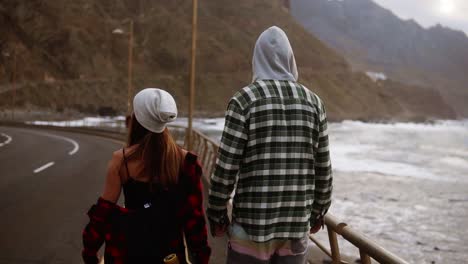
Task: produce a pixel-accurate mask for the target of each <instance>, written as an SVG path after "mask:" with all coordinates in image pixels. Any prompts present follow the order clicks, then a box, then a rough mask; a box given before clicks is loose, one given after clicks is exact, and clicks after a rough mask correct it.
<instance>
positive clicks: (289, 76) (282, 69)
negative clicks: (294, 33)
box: [252, 26, 299, 82]
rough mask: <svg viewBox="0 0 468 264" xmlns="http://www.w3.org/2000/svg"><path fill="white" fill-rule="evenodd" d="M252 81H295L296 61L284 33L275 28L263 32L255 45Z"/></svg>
mask: <svg viewBox="0 0 468 264" xmlns="http://www.w3.org/2000/svg"><path fill="white" fill-rule="evenodd" d="M252 68H253V80H252V81H254V82H255V81H257V80H288V81H297V79H298V76H299V74H298V73H297V66H296V60H295V59H294V53H293V50H292V48H291V44H290V43H289V39H288V37H287V36H286V33H284V31H283V30H282V29H281V28H279V27H276V26H273V27H270V28H269V29H267V30H265V31H263V33H262V34H261V35H260V37H258V40H257V43H256V44H255V50H254V54H253V59H252Z"/></svg>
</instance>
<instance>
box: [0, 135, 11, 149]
mask: <svg viewBox="0 0 468 264" xmlns="http://www.w3.org/2000/svg"><path fill="white" fill-rule="evenodd" d="M0 135H2V136H4V137H6V140H5V141H4V142H2V143H0V147H3V146H5V145H7V144H10V143H11V141H13V138H11V137H10V136H9V135H7V134H5V133H0Z"/></svg>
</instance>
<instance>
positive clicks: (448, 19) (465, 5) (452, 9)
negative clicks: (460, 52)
mask: <svg viewBox="0 0 468 264" xmlns="http://www.w3.org/2000/svg"><path fill="white" fill-rule="evenodd" d="M374 2H376V3H378V4H380V5H381V6H383V7H385V8H387V9H390V10H391V11H392V12H393V13H394V14H395V15H397V16H399V17H400V18H403V19H410V18H412V19H414V20H416V21H417V22H418V23H419V24H420V25H421V26H423V27H426V28H427V27H430V26H434V25H436V24H437V23H439V24H441V25H443V26H447V27H450V28H453V29H458V30H463V31H465V33H466V34H468V0H374Z"/></svg>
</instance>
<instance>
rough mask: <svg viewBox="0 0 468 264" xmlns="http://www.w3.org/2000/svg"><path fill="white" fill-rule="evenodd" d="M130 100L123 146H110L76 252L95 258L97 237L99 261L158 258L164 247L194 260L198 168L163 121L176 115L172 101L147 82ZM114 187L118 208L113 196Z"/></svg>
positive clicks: (199, 220)
mask: <svg viewBox="0 0 468 264" xmlns="http://www.w3.org/2000/svg"><path fill="white" fill-rule="evenodd" d="M133 104H134V114H133V115H132V119H131V121H130V133H129V137H128V142H127V143H128V144H127V147H125V148H123V149H121V150H118V151H116V152H114V154H113V157H112V159H111V161H110V162H109V167H108V172H107V178H106V183H105V188H104V193H103V194H102V196H101V197H100V198H99V199H98V202H97V204H96V205H93V206H92V207H91V209H90V210H89V212H88V215H89V218H90V222H89V223H88V225H87V226H86V227H85V229H84V231H83V245H84V249H83V251H82V256H83V260H84V262H85V263H98V258H97V251H98V250H99V248H100V247H101V246H102V244H103V243H104V242H105V243H106V248H105V255H104V256H105V258H104V260H105V263H163V259H164V257H166V256H168V255H169V254H172V253H175V254H177V256H178V259H179V262H180V263H186V261H185V260H186V259H187V257H189V256H187V254H186V252H190V254H189V255H190V258H191V260H192V261H193V262H194V263H208V260H209V256H210V253H211V249H210V247H209V246H208V243H207V231H206V225H205V218H204V214H203V207H202V204H203V198H202V190H203V189H202V185H201V180H200V179H201V174H202V169H201V166H200V164H199V162H198V161H197V156H195V155H194V154H192V153H190V152H187V151H185V150H183V149H181V148H180V147H179V146H177V145H176V143H175V141H174V140H173V139H172V137H171V135H170V134H169V131H168V130H167V128H166V124H167V123H168V122H171V121H173V120H175V118H176V117H177V108H176V104H175V101H174V99H173V98H172V96H171V95H170V94H169V93H167V92H165V91H163V90H160V89H153V88H148V89H144V90H142V91H141V92H139V93H138V94H137V95H136V96H135V98H134V102H133ZM122 189H123V192H124V197H125V208H122V207H120V206H118V205H117V204H116V202H117V201H118V199H119V197H120V193H121V190H122ZM184 235H185V238H186V244H187V247H188V251H186V250H185V246H184V239H183V237H184Z"/></svg>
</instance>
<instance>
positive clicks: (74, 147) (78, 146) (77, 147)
mask: <svg viewBox="0 0 468 264" xmlns="http://www.w3.org/2000/svg"><path fill="white" fill-rule="evenodd" d="M28 132H30V133H33V134H38V135H43V136H46V137H51V138H58V139H61V140H65V141H67V142H69V143H71V144H72V145H73V149H72V150H71V151H70V152H68V155H74V154H75V153H76V152H78V150H79V149H80V145H79V144H78V142H76V141H75V140H73V139H71V138H67V137H63V136H58V135H53V134H49V133H41V132H37V131H34V132H33V131H28Z"/></svg>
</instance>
